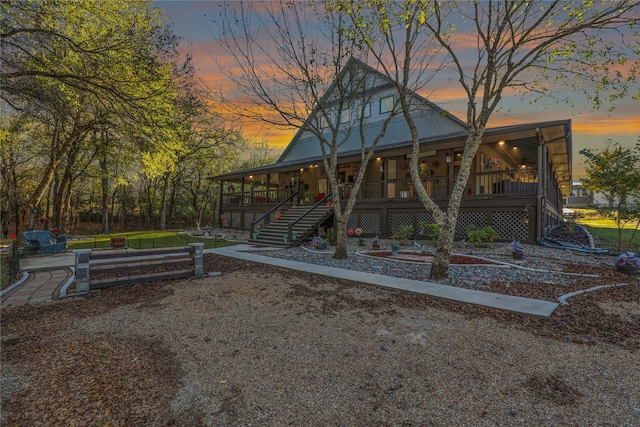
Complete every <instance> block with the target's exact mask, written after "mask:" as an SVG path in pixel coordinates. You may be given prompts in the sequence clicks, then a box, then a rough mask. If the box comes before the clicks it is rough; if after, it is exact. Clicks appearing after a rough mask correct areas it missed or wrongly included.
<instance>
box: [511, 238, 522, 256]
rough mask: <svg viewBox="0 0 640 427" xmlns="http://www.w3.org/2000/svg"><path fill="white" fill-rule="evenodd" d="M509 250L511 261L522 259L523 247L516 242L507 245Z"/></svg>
mask: <svg viewBox="0 0 640 427" xmlns="http://www.w3.org/2000/svg"><path fill="white" fill-rule="evenodd" d="M509 249H510V250H511V255H512V256H513V259H522V257H524V245H523V244H522V243H520V242H518V241H517V240H514V241H513V242H511V243H509Z"/></svg>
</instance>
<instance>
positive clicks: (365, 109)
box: [358, 102, 371, 119]
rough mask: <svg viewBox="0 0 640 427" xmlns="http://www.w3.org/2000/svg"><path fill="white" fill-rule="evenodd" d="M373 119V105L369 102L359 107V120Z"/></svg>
mask: <svg viewBox="0 0 640 427" xmlns="http://www.w3.org/2000/svg"><path fill="white" fill-rule="evenodd" d="M367 117H371V103H370V102H367V103H366V104H364V105H358V118H359V119H363V118H367Z"/></svg>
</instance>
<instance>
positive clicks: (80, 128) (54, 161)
mask: <svg viewBox="0 0 640 427" xmlns="http://www.w3.org/2000/svg"><path fill="white" fill-rule="evenodd" d="M80 117H81V113H80V112H78V114H77V115H76V118H75V123H74V128H73V130H72V131H71V133H70V134H69V137H68V138H67V139H66V140H65V141H64V143H63V144H62V145H61V146H60V147H59V148H58V149H57V151H56V152H55V154H53V155H52V156H51V158H50V159H49V163H48V164H47V166H46V167H45V168H44V171H43V173H42V178H41V179H40V182H39V183H38V186H37V187H36V189H35V191H34V192H33V194H32V195H31V197H30V198H29V200H28V201H27V203H26V204H25V206H24V207H23V208H22V210H21V212H20V215H19V216H18V218H19V221H18V224H20V227H19V228H18V229H17V230H16V240H17V242H16V243H17V244H18V245H22V232H23V231H24V230H25V226H26V225H27V224H29V222H30V221H31V219H32V218H31V215H32V209H34V208H35V207H36V206H38V205H39V204H40V201H41V200H42V197H43V196H44V194H45V192H46V191H47V188H49V185H50V184H51V181H52V180H53V175H54V173H55V171H56V168H57V167H58V165H59V164H60V161H61V160H62V157H63V156H64V155H65V154H66V153H67V152H68V151H69V149H71V147H73V145H74V144H76V143H77V142H78V141H80V140H81V139H82V138H84V135H86V132H88V131H89V130H90V129H91V128H92V127H93V126H94V125H95V124H96V123H97V122H95V121H92V122H89V123H87V124H85V125H78V121H79V120H80Z"/></svg>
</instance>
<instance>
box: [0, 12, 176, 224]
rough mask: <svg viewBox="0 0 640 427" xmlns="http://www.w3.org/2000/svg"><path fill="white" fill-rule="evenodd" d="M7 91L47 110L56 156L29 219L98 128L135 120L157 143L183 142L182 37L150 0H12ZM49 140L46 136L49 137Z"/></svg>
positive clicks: (142, 135)
mask: <svg viewBox="0 0 640 427" xmlns="http://www.w3.org/2000/svg"><path fill="white" fill-rule="evenodd" d="M1 7H2V18H1V19H2V34H1V37H2V47H3V52H2V56H3V61H2V75H1V81H0V83H1V84H0V95H1V97H2V99H3V100H4V101H5V102H6V103H7V104H8V105H9V106H10V107H11V108H13V109H14V110H15V111H17V112H20V113H21V114H24V115H29V116H31V117H34V118H35V119H46V120H47V121H48V122H49V123H50V124H51V125H50V126H49V129H50V132H49V141H50V142H48V143H47V142H46V140H45V141H44V143H46V144H47V145H49V146H50V147H51V150H50V156H49V161H48V164H47V165H46V167H45V168H44V170H43V172H42V175H41V178H40V180H39V182H38V185H37V187H36V189H35V190H34V191H33V192H32V193H31V194H30V195H29V197H28V202H27V206H25V208H24V209H23V210H22V212H21V215H20V216H21V220H20V222H19V223H20V224H21V225H24V224H25V223H26V222H27V220H28V218H29V216H30V215H31V212H32V209H34V208H35V207H37V206H38V205H39V204H40V202H41V200H42V198H43V196H44V195H45V194H46V191H47V188H48V187H49V185H50V183H51V182H52V180H53V179H54V176H55V171H56V169H57V168H58V166H59V165H60V162H61V161H62V160H63V158H64V157H65V155H66V154H67V153H68V152H69V150H71V149H72V147H73V146H74V145H76V144H80V143H82V142H83V141H84V140H85V139H86V138H87V137H88V136H89V135H90V134H91V132H93V131H94V130H96V129H104V128H105V127H110V126H111V127H117V126H127V127H129V132H130V133H132V134H136V135H137V139H138V140H139V141H142V140H145V141H146V144H147V148H148V149H149V150H150V151H151V150H152V149H153V150H157V149H158V147H162V148H165V149H173V148H174V147H175V145H177V144H179V140H178V139H177V138H176V136H175V134H174V133H173V131H172V126H171V125H172V123H171V121H172V119H173V114H172V106H173V97H174V94H175V90H176V87H175V84H174V82H173V78H172V77H173V75H172V68H173V67H174V66H173V65H172V64H171V62H170V61H171V59H172V58H173V57H175V55H176V52H175V47H176V45H177V42H176V39H175V37H174V36H173V35H172V34H171V32H170V31H169V29H168V27H167V26H166V25H165V23H164V21H163V19H162V16H161V15H160V13H159V11H158V10H157V9H151V8H150V7H149V5H148V3H147V2H143V1H125V0H116V1H109V2H103V1H99V0H88V1H83V2H76V1H71V0H61V1H42V2H23V1H6V2H2V3H1ZM39 143H40V142H39Z"/></svg>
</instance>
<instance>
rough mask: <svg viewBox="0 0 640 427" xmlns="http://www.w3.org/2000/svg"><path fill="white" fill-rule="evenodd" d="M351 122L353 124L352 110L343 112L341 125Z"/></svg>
mask: <svg viewBox="0 0 640 427" xmlns="http://www.w3.org/2000/svg"><path fill="white" fill-rule="evenodd" d="M349 122H351V110H342V114H340V123H349Z"/></svg>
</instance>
